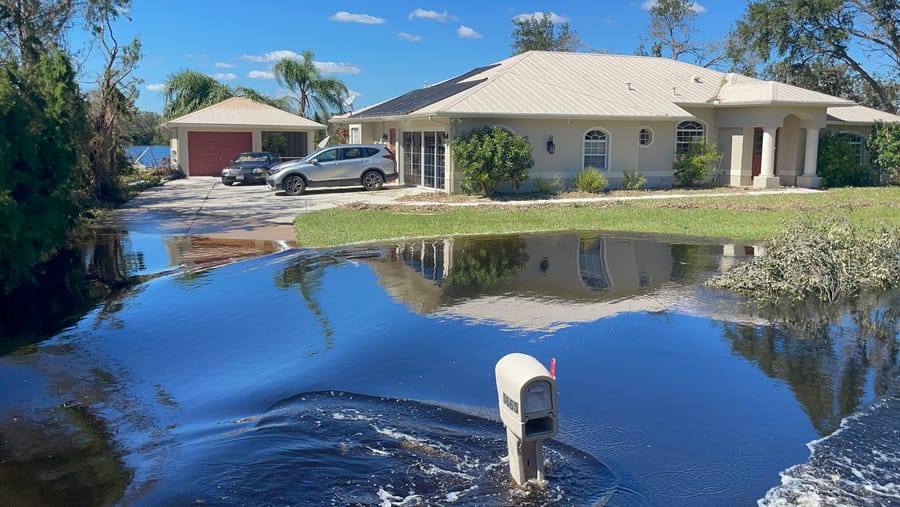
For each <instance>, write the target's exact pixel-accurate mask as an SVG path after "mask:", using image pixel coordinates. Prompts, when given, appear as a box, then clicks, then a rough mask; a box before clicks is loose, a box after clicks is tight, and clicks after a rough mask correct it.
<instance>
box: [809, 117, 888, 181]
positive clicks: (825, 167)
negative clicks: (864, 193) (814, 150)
mask: <svg viewBox="0 0 900 507" xmlns="http://www.w3.org/2000/svg"><path fill="white" fill-rule="evenodd" d="M816 174H817V175H818V176H820V177H821V178H822V186H823V187H825V188H834V187H868V186H872V185H875V184H877V181H876V178H875V176H874V173H873V172H872V169H871V167H867V166H865V165H864V164H862V163H861V162H860V161H859V155H858V154H857V153H854V152H853V149H852V148H851V147H850V143H849V141H848V140H847V138H846V137H844V136H842V135H841V134H838V133H836V132H832V131H828V130H826V131H824V132H822V135H821V137H819V159H818V163H817V164H816Z"/></svg>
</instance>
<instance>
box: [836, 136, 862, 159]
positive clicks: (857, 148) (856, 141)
mask: <svg viewBox="0 0 900 507" xmlns="http://www.w3.org/2000/svg"><path fill="white" fill-rule="evenodd" d="M839 135H840V137H841V139H844V140H846V141H847V144H849V145H850V151H852V152H853V155H854V156H855V157H856V159H857V160H859V161H860V162H862V161H863V158H864V157H865V153H866V151H865V150H866V138H865V137H863V136H862V135H860V134H858V133H856V132H841V133H840V134H839Z"/></svg>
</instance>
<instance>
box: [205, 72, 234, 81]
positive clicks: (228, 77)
mask: <svg viewBox="0 0 900 507" xmlns="http://www.w3.org/2000/svg"><path fill="white" fill-rule="evenodd" d="M209 77H211V78H213V79H218V80H219V81H234V80H235V79H237V74H235V73H234V72H216V73H215V74H210V75H209Z"/></svg>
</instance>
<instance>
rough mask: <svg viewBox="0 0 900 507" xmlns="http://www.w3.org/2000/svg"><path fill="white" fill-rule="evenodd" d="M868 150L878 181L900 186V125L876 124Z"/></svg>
mask: <svg viewBox="0 0 900 507" xmlns="http://www.w3.org/2000/svg"><path fill="white" fill-rule="evenodd" d="M866 148H867V149H868V150H869V153H870V154H871V156H872V165H873V166H874V169H875V176H876V177H877V179H878V181H879V182H881V183H887V184H890V185H900V123H882V122H880V121H879V122H875V126H874V128H873V130H872V135H870V136H869V140H868V142H867V143H866Z"/></svg>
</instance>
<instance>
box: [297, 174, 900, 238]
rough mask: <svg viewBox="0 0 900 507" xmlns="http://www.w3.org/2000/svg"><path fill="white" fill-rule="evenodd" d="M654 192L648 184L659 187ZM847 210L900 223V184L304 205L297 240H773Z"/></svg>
mask: <svg viewBox="0 0 900 507" xmlns="http://www.w3.org/2000/svg"><path fill="white" fill-rule="evenodd" d="M651 194H652V192H647V195H651ZM833 212H836V213H841V214H847V215H849V216H850V217H851V219H852V220H853V222H854V223H856V224H859V225H862V226H866V227H870V226H871V227H875V226H877V225H879V224H880V223H884V222H886V223H889V224H893V226H895V227H900V187H885V188H839V189H832V190H828V191H825V192H817V193H809V194H779V195H758V194H753V193H752V192H744V193H735V194H733V195H728V196H725V197H699V196H698V197H685V198H666V199H646V200H629V201H598V202H590V203H574V204H556V203H549V204H548V203H535V204H522V203H518V204H516V205H500V204H481V205H479V206H462V207H455V206H448V205H444V204H438V205H427V206H423V205H415V204H414V203H405V204H397V205H390V206H374V205H372V206H370V205H365V204H356V205H351V206H346V207H341V208H333V209H329V210H323V211H316V212H311V213H302V214H300V215H298V216H297V218H296V219H295V220H294V229H295V231H296V233H297V242H298V243H299V244H300V245H301V246H306V247H325V246H336V245H346V244H353V243H367V242H376V241H383V240H396V239H404V238H418V237H439V236H450V235H461V234H503V233H510V232H541V231H560V230H591V231H610V232H637V233H656V234H663V235H677V236H688V237H694V238H706V239H732V240H765V239H767V238H770V237H773V236H775V235H776V234H777V233H778V232H779V231H780V230H781V229H782V227H783V226H784V224H785V222H786V221H787V220H790V219H791V217H793V216H796V215H797V214H801V213H802V214H825V213H833Z"/></svg>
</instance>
